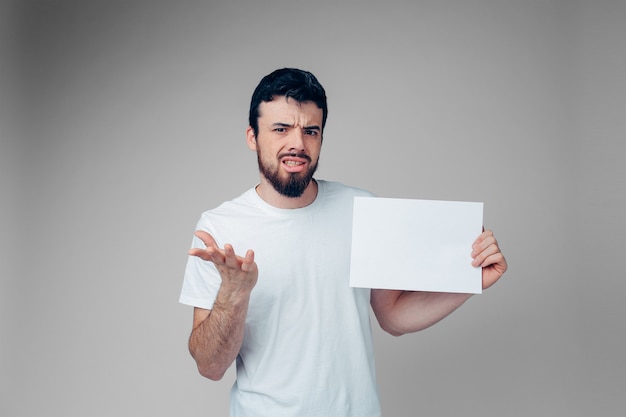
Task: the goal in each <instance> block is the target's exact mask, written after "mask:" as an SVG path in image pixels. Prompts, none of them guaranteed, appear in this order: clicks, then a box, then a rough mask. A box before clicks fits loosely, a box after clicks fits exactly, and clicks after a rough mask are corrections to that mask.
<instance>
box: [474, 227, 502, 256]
mask: <svg viewBox="0 0 626 417" xmlns="http://www.w3.org/2000/svg"><path fill="white" fill-rule="evenodd" d="M497 244H498V241H497V240H496V238H495V237H494V236H493V233H491V232H489V231H488V232H485V233H483V234H481V235H480V237H479V238H478V239H476V241H475V242H474V244H473V245H472V255H474V254H479V253H480V252H482V251H484V250H485V249H487V248H488V247H489V246H491V245H497Z"/></svg>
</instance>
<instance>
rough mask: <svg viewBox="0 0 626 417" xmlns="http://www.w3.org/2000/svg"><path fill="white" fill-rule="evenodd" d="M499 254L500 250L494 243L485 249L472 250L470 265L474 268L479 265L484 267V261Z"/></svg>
mask: <svg viewBox="0 0 626 417" xmlns="http://www.w3.org/2000/svg"><path fill="white" fill-rule="evenodd" d="M499 252H500V248H498V245H497V244H495V243H492V244H491V245H489V246H487V247H486V248H485V249H482V250H474V252H472V257H473V258H474V260H473V261H472V265H474V266H479V265H480V266H483V267H484V266H485V259H487V257H489V256H491V255H495V254H496V253H499Z"/></svg>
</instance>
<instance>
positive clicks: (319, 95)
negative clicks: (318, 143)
mask: <svg viewBox="0 0 626 417" xmlns="http://www.w3.org/2000/svg"><path fill="white" fill-rule="evenodd" d="M281 96H284V97H288V98H293V99H294V100H296V101H298V102H303V101H312V102H314V103H315V104H316V105H317V107H319V108H320V109H322V129H323V128H324V125H326V117H327V116H328V105H327V103H326V91H324V87H322V85H321V84H320V83H319V81H317V78H315V76H314V75H313V74H311V73H310V72H308V71H303V70H300V69H297V68H282V69H278V70H276V71H274V72H272V73H271V74H269V75H266V76H265V77H263V79H261V81H260V82H259V85H257V87H256V88H255V90H254V93H252V100H251V102H250V114H249V116H248V121H249V123H250V126H251V127H252V129H253V130H254V134H255V135H257V134H258V130H259V123H258V118H259V106H260V105H261V103H262V102H264V101H272V100H274V98H275V97H281Z"/></svg>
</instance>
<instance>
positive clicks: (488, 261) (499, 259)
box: [481, 252, 507, 276]
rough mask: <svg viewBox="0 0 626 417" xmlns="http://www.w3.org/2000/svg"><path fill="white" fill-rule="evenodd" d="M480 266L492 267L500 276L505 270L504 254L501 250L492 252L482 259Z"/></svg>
mask: <svg viewBox="0 0 626 417" xmlns="http://www.w3.org/2000/svg"><path fill="white" fill-rule="evenodd" d="M481 267H483V268H487V267H489V268H490V269H493V270H495V271H497V272H498V275H499V276H501V275H502V274H504V272H505V271H506V270H507V264H506V259H504V255H502V253H501V252H498V253H494V254H493V255H489V256H488V257H486V258H485V260H484V261H483V263H482V265H481Z"/></svg>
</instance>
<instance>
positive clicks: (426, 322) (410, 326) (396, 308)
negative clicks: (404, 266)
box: [371, 230, 507, 336]
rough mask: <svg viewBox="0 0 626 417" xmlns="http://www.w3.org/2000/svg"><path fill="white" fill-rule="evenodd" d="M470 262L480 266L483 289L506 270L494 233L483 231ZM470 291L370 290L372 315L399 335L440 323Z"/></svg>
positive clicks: (465, 298) (388, 330) (387, 330)
mask: <svg viewBox="0 0 626 417" xmlns="http://www.w3.org/2000/svg"><path fill="white" fill-rule="evenodd" d="M472 258H473V260H472V265H474V266H475V267H482V281H483V283H482V286H483V289H487V288H489V287H491V286H492V285H493V284H494V283H495V282H496V281H498V279H500V277H501V276H502V274H504V272H505V271H506V270H507V263H506V259H505V258H504V255H502V252H501V251H500V247H499V245H498V242H497V240H496V238H495V237H494V235H493V232H491V231H490V230H487V231H484V232H483V233H482V234H481V235H480V236H479V237H478V239H476V241H474V244H473V245H472ZM471 296H472V295H471V294H461V293H441V292H424V291H400V290H383V289H372V293H371V304H372V309H373V310H374V314H375V315H376V318H377V320H378V322H379V324H380V326H381V327H382V329H383V330H385V331H386V332H388V333H390V334H392V335H394V336H400V335H403V334H405V333H412V332H417V331H419V330H422V329H425V328H427V327H430V326H432V325H433V324H435V323H437V322H439V321H440V320H442V319H443V318H445V317H446V316H448V315H449V314H450V313H452V312H453V311H454V310H456V309H457V308H458V307H459V306H460V305H461V304H463V303H464V302H465V301H466V300H467V299H469V298H470V297H471Z"/></svg>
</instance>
